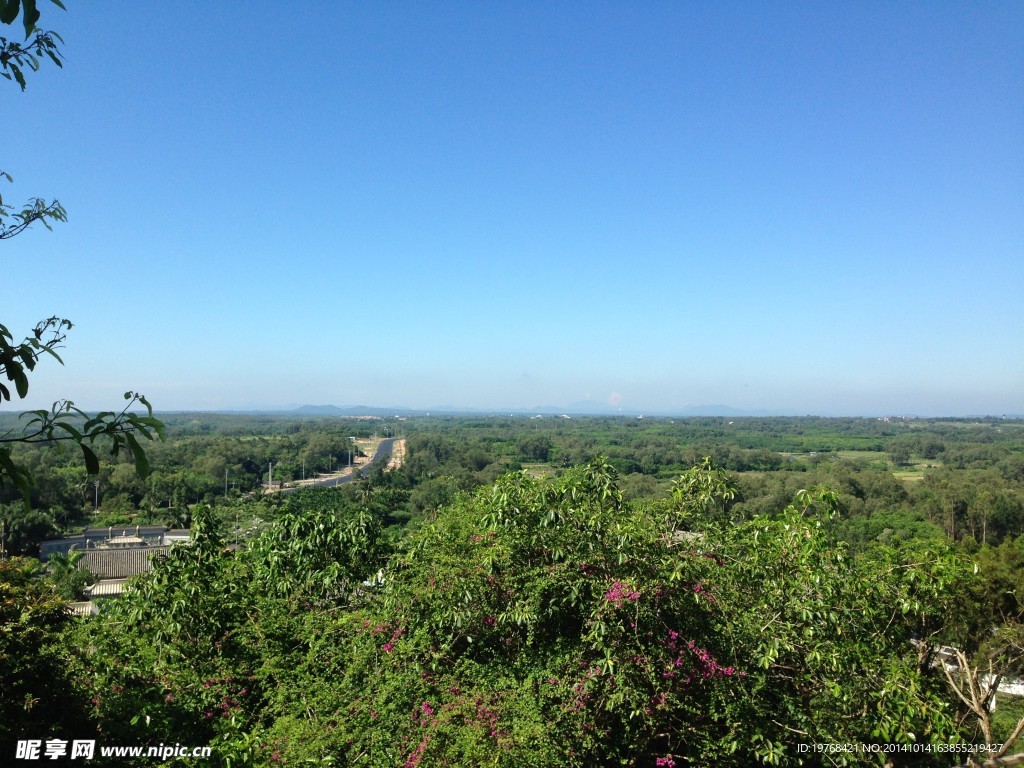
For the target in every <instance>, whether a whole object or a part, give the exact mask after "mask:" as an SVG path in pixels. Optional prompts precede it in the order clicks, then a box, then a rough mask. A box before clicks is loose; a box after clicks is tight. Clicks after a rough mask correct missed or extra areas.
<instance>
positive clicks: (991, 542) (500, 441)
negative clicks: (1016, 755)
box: [0, 414, 1024, 766]
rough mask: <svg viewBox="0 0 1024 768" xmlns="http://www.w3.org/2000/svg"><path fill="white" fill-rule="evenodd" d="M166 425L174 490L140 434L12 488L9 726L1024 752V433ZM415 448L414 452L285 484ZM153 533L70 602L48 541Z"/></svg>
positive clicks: (484, 751)
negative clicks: (107, 588) (155, 531)
mask: <svg viewBox="0 0 1024 768" xmlns="http://www.w3.org/2000/svg"><path fill="white" fill-rule="evenodd" d="M162 420H163V421H164V423H165V429H164V434H165V439H164V440H163V441H159V442H153V443H151V444H150V445H148V446H147V450H146V453H147V459H148V469H149V470H150V471H149V473H148V475H147V476H145V477H144V478H143V477H140V476H139V473H138V472H137V470H138V466H137V462H136V458H137V457H136V456H135V455H134V454H133V452H132V451H130V450H128V449H127V448H123V449H122V450H120V451H118V453H117V454H116V455H112V456H109V457H106V458H107V459H108V460H105V461H102V462H101V463H100V466H99V471H98V472H96V473H90V472H89V471H88V468H87V467H86V465H85V462H84V460H83V457H82V455H81V454H80V453H78V452H75V451H69V450H61V449H60V448H59V447H57V446H53V445H15V446H14V447H13V452H12V455H13V456H14V458H15V459H16V460H17V461H18V462H19V464H20V465H21V466H24V467H27V468H28V471H29V472H30V473H31V475H32V477H33V478H34V480H35V482H34V485H33V487H32V489H31V493H30V494H29V497H28V504H27V505H26V503H25V499H24V498H23V497H22V496H21V495H20V493H19V491H18V489H17V488H16V487H13V486H7V487H5V488H4V489H3V490H2V491H0V493H2V494H3V495H2V496H0V503H2V506H0V517H2V520H3V537H4V538H3V544H4V551H5V552H6V554H7V555H8V556H9V557H8V559H6V560H4V562H3V563H2V564H0V590H2V594H3V615H2V616H0V622H2V623H3V626H4V628H5V631H4V633H3V634H2V635H0V643H2V647H0V657H2V658H3V659H4V665H3V671H2V675H3V678H4V679H3V686H2V693H0V706H2V710H3V714H2V719H0V739H2V741H3V742H4V744H7V743H13V741H15V740H18V739H25V738H39V739H44V740H45V739H71V738H74V739H79V738H93V739H95V740H96V741H97V744H111V745H122V744H123V745H174V744H178V745H189V746H209V747H210V749H211V756H210V757H206V758H203V759H202V760H201V761H200V762H199V763H197V762H196V759H195V758H188V757H171V758H169V759H168V760H167V762H166V763H165V764H175V763H176V762H177V763H178V764H181V765H195V764H204V765H205V764H209V765H224V766H228V765H232V766H234V765H277V764H285V765H296V764H306V763H318V764H334V765H380V766H390V765H409V766H414V765H424V766H429V765H453V766H454V765H483V764H494V765H507V766H519V765H538V766H539V765H552V766H554V765H581V766H582V765H656V766H673V765H677V766H681V765H687V764H693V765H707V764H718V765H737V766H740V765H750V764H752V763H764V764H775V765H799V764H804V765H842V764H850V765H858V764H885V763H886V761H889V763H890V764H892V765H936V766H950V765H954V764H958V763H960V764H963V763H966V762H967V761H968V760H969V759H970V760H975V761H981V760H984V759H990V758H995V757H996V754H997V750H998V749H999V746H997V745H1002V744H1003V743H1004V742H1005V743H1006V749H1005V751H1004V752H1005V754H1009V753H1013V752H1015V751H1017V750H1016V749H1014V748H1013V746H1012V744H1011V743H1010V742H1011V741H1012V737H1013V736H1014V732H1015V730H1019V727H1018V725H1019V722H1020V719H1021V715H1024V707H1022V706H1021V705H1020V704H1019V703H1018V702H1017V700H1016V699H1015V698H1014V697H1013V696H1011V695H1010V694H1008V693H1005V692H999V691H998V690H997V689H999V688H1000V687H1001V684H1002V683H1003V682H1004V681H1014V680H1016V679H1017V678H1019V677H1020V676H1022V675H1024V672H1022V670H1021V669H1020V667H1021V663H1022V660H1024V659H1022V657H1024V654H1022V648H1024V643H1022V641H1024V632H1022V624H1021V619H1022V617H1021V611H1022V607H1021V602H1020V596H1021V595H1024V592H1022V588H1024V422H1022V421H1020V420H1011V419H992V420H920V419H891V420H889V419H885V420H879V419H818V418H799V419H798V418H770V419H769V418H756V419H755V418H735V419H722V418H700V419H635V418H599V417H592V418H571V419H570V418H557V417H556V418H543V419H541V418H532V419H531V418H525V417H520V418H517V417H485V416H461V417H457V416H451V417H441V418H439V417H432V418H427V417H421V418H415V417H409V418H403V419H396V418H389V419H375V418H359V419H356V418H316V419H299V418H295V417H283V416H282V417H273V416H244V415H230V416H229V415H215V414H173V415H165V416H163V417H162ZM0 427H3V428H4V429H11V428H15V429H16V428H17V425H16V423H15V422H13V420H12V421H11V423H9V424H5V425H0ZM384 437H397V438H401V440H402V443H401V445H402V446H403V451H402V456H401V461H400V462H397V461H396V462H392V463H391V465H390V468H389V465H388V464H387V463H386V462H383V461H381V462H377V463H374V464H373V465H372V466H371V467H370V468H369V471H367V472H365V474H364V475H362V476H361V477H360V478H359V479H358V480H356V481H353V482H351V483H349V484H347V485H342V486H339V487H327V488H308V489H298V490H296V491H294V492H291V493H281V492H280V490H281V488H282V487H284V488H288V487H292V486H295V485H299V484H301V483H300V481H301V480H302V479H303V478H304V477H305V478H309V477H312V476H314V475H316V474H317V473H330V472H332V471H334V470H336V469H337V468H338V467H339V466H343V465H344V464H346V463H347V462H348V461H351V460H352V457H351V456H350V454H354V455H355V459H356V460H360V461H362V460H365V458H366V456H365V455H363V454H368V453H372V451H373V450H374V446H376V445H378V444H379V442H380V439H381V438H384ZM271 473H272V475H273V483H272V484H271V483H270V477H269V476H270V474H271ZM143 523H162V524H165V525H169V526H173V527H178V526H187V527H190V528H191V531H192V540H191V542H190V543H189V544H188V545H178V546H176V547H173V548H172V549H171V550H170V552H169V554H168V555H167V556H166V557H165V558H162V559H160V560H159V561H157V562H156V564H155V567H154V569H153V571H152V572H151V573H150V574H147V575H145V576H141V577H138V578H137V579H136V580H135V581H134V582H133V586H132V587H131V588H130V589H129V590H128V591H127V592H126V593H125V594H124V595H122V596H121V597H119V598H115V599H108V600H105V601H103V602H102V603H101V604H100V605H101V607H100V612H99V614H98V615H97V616H92V617H84V618H72V617H71V616H69V614H68V612H67V610H66V607H65V606H66V605H67V602H68V601H69V600H73V599H75V598H77V597H79V596H80V595H81V591H82V588H83V586H84V585H85V584H86V583H88V581H89V579H90V577H89V575H88V574H87V573H86V574H83V573H82V572H81V571H77V570H76V569H74V568H73V567H69V563H68V562H67V558H56V559H55V562H51V563H48V564H47V565H45V566H44V565H41V564H39V563H38V561H36V560H35V559H34V556H35V555H36V554H37V553H38V551H39V550H38V547H39V543H40V542H41V541H42V540H43V539H46V538H50V537H53V536H57V535H60V534H62V533H69V532H74V531H76V530H80V529H81V528H82V527H84V526H93V527H102V526H126V525H136V524H143ZM1002 687H1003V688H1006V686H1005V685H1004V686H1002ZM86 735H88V736H86ZM829 745H840V746H839V747H830V746H829ZM3 748H4V749H7V747H6V746H4V747H3ZM13 749H14V748H13V746H12V747H11V751H10V753H9V754H14V752H13ZM844 750H845V751H844ZM969 750H974V751H969ZM96 760H97V761H102V758H101V757H100V756H99V755H97V757H96ZM152 763H153V761H152V758H150V759H149V760H147V759H145V758H139V759H138V760H137V762H136V763H132V758H128V757H118V758H111V764H118V765H127V764H138V765H149V764H152Z"/></svg>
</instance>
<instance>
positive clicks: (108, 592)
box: [85, 579, 128, 599]
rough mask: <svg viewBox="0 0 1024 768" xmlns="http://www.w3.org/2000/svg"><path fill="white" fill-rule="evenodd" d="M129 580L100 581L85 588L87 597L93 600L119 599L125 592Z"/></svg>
mask: <svg viewBox="0 0 1024 768" xmlns="http://www.w3.org/2000/svg"><path fill="white" fill-rule="evenodd" d="M127 584H128V579H100V580H99V581H97V582H96V583H95V584H92V585H90V586H88V587H86V588H85V595H86V597H88V598H90V599H93V598H97V597H117V596H118V595H120V594H121V593H122V592H124V588H125V586H126V585H127Z"/></svg>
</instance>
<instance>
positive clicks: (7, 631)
mask: <svg viewBox="0 0 1024 768" xmlns="http://www.w3.org/2000/svg"><path fill="white" fill-rule="evenodd" d="M37 566H38V562H37V561H31V560H23V559H20V558H13V559H10V560H0V749H3V750H4V754H6V755H12V754H13V751H12V750H13V741H14V739H16V738H24V737H25V735H26V734H48V733H52V732H53V731H54V730H55V729H65V730H66V732H75V733H84V732H85V731H83V730H82V727H83V722H84V720H83V716H82V712H81V709H80V708H79V707H78V701H79V700H78V699H76V697H75V696H74V695H72V693H71V690H70V683H69V678H68V676H67V674H66V670H67V661H66V659H65V657H64V654H63V649H62V646H61V644H60V640H59V638H60V635H59V633H60V630H61V629H62V628H63V627H64V626H66V624H67V623H68V621H69V620H70V616H69V614H68V611H67V608H66V604H65V603H64V601H63V600H62V599H61V597H60V595H59V594H58V593H57V591H56V589H55V588H54V586H53V585H52V584H51V583H50V582H48V581H45V580H42V579H40V578H38V572H37V570H38V569H37ZM76 729H77V730H76Z"/></svg>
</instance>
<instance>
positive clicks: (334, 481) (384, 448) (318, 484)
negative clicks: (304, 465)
mask: <svg viewBox="0 0 1024 768" xmlns="http://www.w3.org/2000/svg"><path fill="white" fill-rule="evenodd" d="M396 439H397V438H394V437H389V438H388V439H386V440H382V441H381V443H380V445H378V446H377V451H376V452H375V453H374V454H373V458H372V459H370V461H369V462H367V463H366V464H364V465H363V466H361V467H359V468H358V469H357V470H356V471H355V472H353V473H352V474H351V475H345V476H344V477H325V478H324V479H322V480H314V481H313V482H311V483H306V484H305V485H303V486H301V487H302V488H334V487H335V486H338V485H345V483H350V482H352V480H353V478H355V477H356V476H357V475H365V474H366V473H367V472H369V471H370V469H372V468H373V467H374V465H376V464H377V463H379V462H381V461H383V460H384V457H385V456H391V447H392V445H394V442H395V440H396ZM297 490H299V489H298V488H282V489H281V493H292V492H293V491H297Z"/></svg>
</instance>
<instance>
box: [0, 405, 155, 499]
mask: <svg viewBox="0 0 1024 768" xmlns="http://www.w3.org/2000/svg"><path fill="white" fill-rule="evenodd" d="M124 398H125V400H127V401H128V402H127V404H126V405H125V407H124V408H123V409H122V410H121V411H120V412H115V411H101V412H100V413H97V414H95V415H90V414H89V413H87V412H86V411H83V410H82V409H81V408H78V407H76V406H75V404H74V403H73V402H71V401H70V400H61V401H58V402H56V403H54V404H53V406H52V408H50V410H45V409H41V410H35V411H26V412H25V413H23V414H22V418H26V417H27V421H26V423H25V431H24V432H22V433H21V434H17V435H12V434H11V433H10V432H8V433H7V434H4V435H2V436H0V487H2V486H3V484H4V479H5V477H6V478H7V479H8V480H9V481H10V482H11V483H12V484H13V485H14V486H15V487H17V488H18V490H20V491H21V492H22V494H23V495H24V496H25V499H26V504H27V503H28V495H29V492H30V491H31V489H32V485H33V480H32V477H31V475H30V474H29V473H28V472H26V471H25V470H24V469H22V468H21V467H19V466H18V465H17V464H16V463H15V462H14V460H13V459H12V457H11V450H10V448H7V447H6V446H5V445H4V444H9V443H28V444H32V443H46V444H54V443H59V442H63V441H71V442H74V443H75V444H76V445H78V446H79V448H81V450H82V456H83V458H84V459H85V467H86V471H87V472H88V473H89V474H90V475H96V474H98V473H99V471H100V462H99V457H98V456H97V446H98V445H99V444H100V443H103V442H109V454H110V455H111V456H117V455H118V454H119V453H120V452H121V451H123V450H128V451H130V452H131V454H132V458H133V459H134V461H135V471H136V473H137V474H138V475H139V476H140V477H146V476H147V475H148V474H149V471H150V466H149V460H148V459H147V458H146V452H145V450H144V449H143V447H142V446H141V445H140V443H139V436H141V437H144V438H145V439H147V440H153V439H160V440H162V439H163V438H164V425H163V422H161V421H160V420H159V419H157V418H155V417H154V416H153V407H152V405H150V403H149V401H148V400H146V397H145V396H144V395H142V394H140V393H137V392H130V391H129V392H125V393H124ZM135 405H142V406H144V407H145V408H146V413H145V415H143V414H141V413H138V412H136V411H133V410H132V408H133V406H135Z"/></svg>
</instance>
